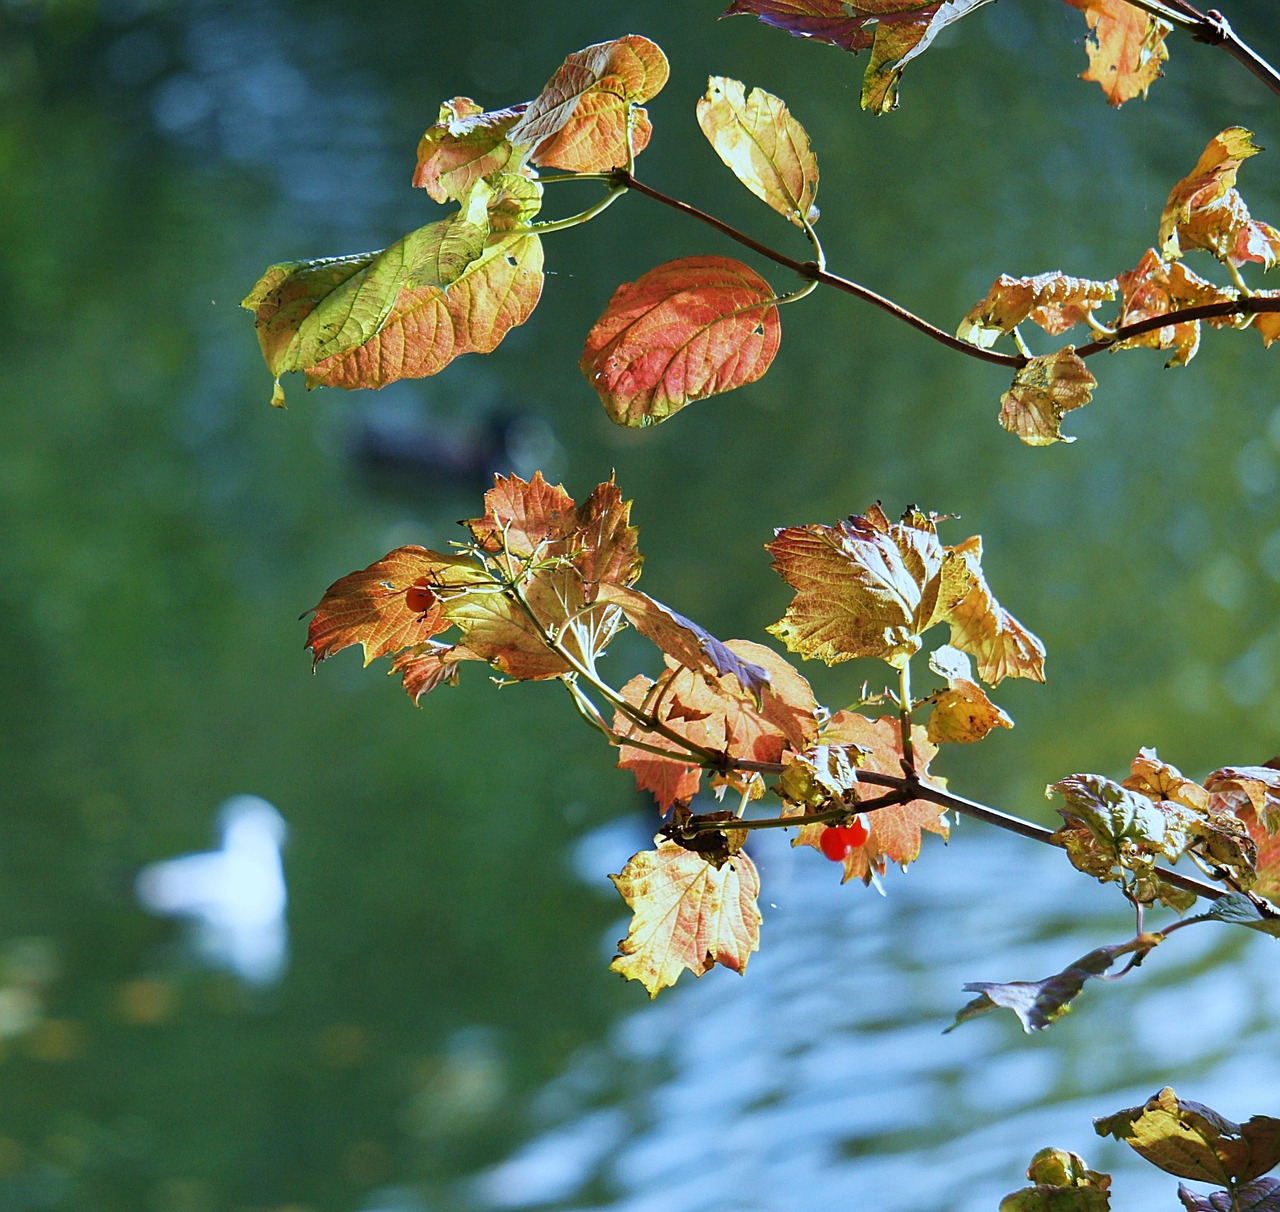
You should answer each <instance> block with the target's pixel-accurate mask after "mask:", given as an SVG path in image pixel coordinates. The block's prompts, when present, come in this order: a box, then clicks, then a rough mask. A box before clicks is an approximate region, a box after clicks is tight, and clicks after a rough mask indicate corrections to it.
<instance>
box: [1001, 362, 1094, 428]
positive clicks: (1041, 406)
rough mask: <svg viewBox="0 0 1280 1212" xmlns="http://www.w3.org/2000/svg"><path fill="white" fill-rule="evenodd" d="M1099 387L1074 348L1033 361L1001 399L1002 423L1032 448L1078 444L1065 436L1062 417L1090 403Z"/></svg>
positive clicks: (1015, 379) (1018, 374) (1019, 372)
mask: <svg viewBox="0 0 1280 1212" xmlns="http://www.w3.org/2000/svg"><path fill="white" fill-rule="evenodd" d="M1097 385H1098V380H1097V379H1095V378H1094V377H1093V375H1091V374H1090V373H1089V368H1088V367H1087V366H1086V365H1085V364H1084V361H1083V359H1081V358H1078V357H1077V356H1076V350H1075V346H1074V345H1068V346H1067V347H1066V348H1065V349H1060V350H1058V352H1057V353H1052V354H1045V355H1044V356H1043V357H1039V358H1032V359H1031V361H1030V362H1028V363H1027V364H1026V365H1025V366H1024V367H1023V368H1022V369H1021V370H1020V371H1018V373H1017V375H1015V376H1014V380H1013V386H1012V387H1010V388H1009V390H1008V391H1006V392H1005V393H1004V395H1002V396H1001V397H1000V424H1001V425H1003V426H1004V428H1005V429H1007V430H1008V431H1009V432H1010V433H1011V434H1016V435H1017V436H1018V437H1019V438H1021V439H1022V440H1023V441H1024V442H1025V443H1026V444H1027V445H1028V446H1048V445H1050V444H1052V443H1053V442H1074V441H1075V438H1068V437H1064V436H1063V433H1062V429H1061V425H1062V418H1063V417H1064V416H1066V414H1067V413H1069V412H1071V411H1072V410H1074V409H1076V408H1083V407H1084V406H1085V405H1086V404H1088V403H1089V401H1090V400H1092V399H1093V389H1094V388H1095V387H1097Z"/></svg>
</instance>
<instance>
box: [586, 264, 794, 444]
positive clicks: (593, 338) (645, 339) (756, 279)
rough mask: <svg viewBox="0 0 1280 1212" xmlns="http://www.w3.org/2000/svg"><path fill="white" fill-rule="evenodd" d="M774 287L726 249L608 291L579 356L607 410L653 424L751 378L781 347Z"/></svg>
mask: <svg viewBox="0 0 1280 1212" xmlns="http://www.w3.org/2000/svg"><path fill="white" fill-rule="evenodd" d="M781 333H782V327H781V322H780V321H779V318H778V309H777V307H776V306H775V305H774V293H773V288H772V287H771V286H770V285H769V283H768V282H766V281H765V280H764V279H763V278H762V277H760V275H759V274H757V273H756V272H755V271H754V270H753V269H750V268H748V267H747V266H746V265H743V264H742V263H741V262H740V261H735V260H733V259H732V258H730V257H684V258H682V259H680V260H677V261H668V262H667V263H666V264H665V265H659V266H658V267H657V268H656V269H651V270H650V271H649V272H648V273H646V274H643V275H641V277H639V278H638V279H637V280H636V281H634V282H627V283H624V284H623V285H622V286H619V287H618V289H617V290H616V291H615V292H614V295H613V298H612V299H610V300H609V306H608V307H606V308H605V310H604V314H603V315H602V316H601V317H600V318H599V319H598V320H597V321H596V323H595V325H594V327H593V328H592V329H591V332H590V333H589V334H588V335H587V343H586V348H585V349H584V350H583V352H582V360H581V362H580V363H579V365H580V366H581V368H582V373H583V374H584V375H586V377H587V381H588V382H589V383H590V384H591V386H592V387H594V388H595V389H596V392H597V394H598V395H599V396H600V401H601V403H602V404H603V405H604V407H605V411H606V412H607V413H608V414H609V417H610V419H611V420H613V421H615V422H617V423H618V424H619V425H632V426H638V425H652V424H655V423H656V422H658V421H664V420H666V418H667V417H669V416H671V415H672V414H673V413H676V412H679V411H680V409H682V408H683V407H684V406H685V405H686V404H691V403H693V401H695V400H702V399H705V398H706V397H707V396H714V395H719V394H721V393H723V392H726V391H732V390H733V389H734V388H735V387H742V386H743V385H744V384H746V383H754V382H755V381H756V380H757V379H758V378H760V377H761V376H762V375H763V374H764V373H765V371H766V370H768V369H769V366H770V364H771V363H772V362H773V359H774V355H775V354H776V353H777V352H778V343H779V341H780V339H781Z"/></svg>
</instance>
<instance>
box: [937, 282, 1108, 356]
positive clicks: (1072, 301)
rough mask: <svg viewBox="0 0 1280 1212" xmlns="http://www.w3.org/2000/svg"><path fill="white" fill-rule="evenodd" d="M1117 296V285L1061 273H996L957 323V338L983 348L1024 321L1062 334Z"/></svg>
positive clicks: (1055, 334) (1051, 334) (1049, 332)
mask: <svg viewBox="0 0 1280 1212" xmlns="http://www.w3.org/2000/svg"><path fill="white" fill-rule="evenodd" d="M1115 297H1116V283H1115V281H1114V279H1113V280H1112V281H1110V282H1095V281H1092V280H1090V279H1088V278H1072V277H1069V276H1068V275H1067V274H1064V273H1062V272H1060V271H1054V272H1052V273H1045V274H1037V275H1036V276H1035V277H1034V278H1011V277H1009V275H1008V274H1001V275H1000V276H999V277H998V278H997V279H996V280H995V282H993V283H992V285H991V289H990V290H989V291H988V292H987V297H986V298H985V299H980V300H979V301H978V302H977V303H975V304H974V305H973V307H971V308H970V309H969V312H968V314H967V315H966V316H965V318H964V319H963V320H961V321H960V327H959V329H957V330H956V336H957V337H959V338H960V339H961V340H962V341H969V342H971V343H972V344H974V345H978V346H981V348H983V349H990V348H991V346H992V345H994V344H995V342H996V339H997V338H998V337H1000V336H1002V335H1003V334H1004V333H1008V332H1012V331H1013V330H1014V329H1015V328H1016V327H1017V326H1018V325H1019V324H1021V323H1022V322H1023V321H1024V320H1030V321H1031V322H1032V323H1033V324H1038V325H1039V326H1040V327H1041V328H1043V329H1044V330H1045V332H1047V333H1048V334H1049V335H1050V336H1053V337H1057V336H1061V335H1062V334H1063V333H1064V332H1066V331H1067V329H1069V328H1072V327H1073V326H1074V325H1076V324H1080V323H1083V321H1084V319H1085V317H1086V316H1087V315H1089V314H1090V313H1091V312H1093V311H1094V310H1095V309H1096V308H1098V307H1100V306H1101V305H1102V304H1103V303H1104V302H1106V301H1107V300H1108V299H1114V298H1115Z"/></svg>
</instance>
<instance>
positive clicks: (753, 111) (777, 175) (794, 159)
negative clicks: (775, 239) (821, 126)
mask: <svg viewBox="0 0 1280 1212" xmlns="http://www.w3.org/2000/svg"><path fill="white" fill-rule="evenodd" d="M745 91H746V90H745V89H744V87H743V85H742V84H741V83H740V82H739V81H737V80H730V79H728V78H727V77H725V76H712V77H711V79H710V80H709V81H708V82H707V95H706V96H705V97H703V98H702V100H700V101H699V102H698V125H699V126H700V127H702V133H703V134H704V135H706V137H707V139H708V140H709V142H710V143H711V146H712V147H713V148H715V151H716V155H718V156H719V157H720V159H721V160H723V161H724V162H725V164H727V165H728V166H729V168H730V169H732V170H733V174H734V176H736V177H737V178H738V180H739V181H741V182H742V183H743V185H745V186H746V187H747V188H748V189H749V190H750V191H751V192H752V193H753V194H755V195H756V197H757V198H761V199H763V200H764V201H765V202H767V203H768V204H769V205H770V206H772V207H773V209H774V210H776V211H777V212H778V213H779V214H780V215H785V216H786V217H787V218H788V219H790V220H791V222H792V223H794V224H795V225H796V226H797V227H803V226H804V224H805V222H806V220H807V221H809V222H813V221H814V220H815V219H816V218H817V208H816V207H815V206H814V199H815V197H816V196H817V193H818V161H817V159H816V158H815V156H814V154H813V152H812V151H810V149H809V136H808V135H807V134H806V133H805V129H804V127H803V126H801V125H800V123H799V122H797V121H796V120H795V118H793V117H792V116H791V112H790V111H789V110H788V109H787V106H786V102H784V101H783V100H782V99H781V98H780V97H775V96H774V95H773V94H772V93H767V92H765V91H764V90H763V89H760V88H753V89H752V90H751V95H750V96H746V95H745Z"/></svg>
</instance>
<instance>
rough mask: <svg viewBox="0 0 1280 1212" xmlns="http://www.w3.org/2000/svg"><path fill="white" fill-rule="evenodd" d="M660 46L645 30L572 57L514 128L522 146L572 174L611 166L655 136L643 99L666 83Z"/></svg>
mask: <svg viewBox="0 0 1280 1212" xmlns="http://www.w3.org/2000/svg"><path fill="white" fill-rule="evenodd" d="M668 75H669V69H668V66H667V58H666V56H665V55H664V54H663V53H662V50H661V48H660V47H658V46H657V45H656V44H655V43H653V42H650V41H649V39H648V38H642V37H640V36H639V35H638V34H628V35H626V36H625V37H622V38H615V39H614V40H612V41H610V42H599V43H596V44H595V45H593V46H588V47H585V48H584V49H583V50H580V51H575V52H574V53H573V54H572V55H569V56H568V57H567V58H566V59H565V61H564V63H563V64H561V66H560V67H559V68H558V69H557V70H556V73H555V75H553V76H552V77H551V79H550V80H549V81H548V82H547V84H546V85H545V86H544V87H543V89H542V91H541V92H540V93H539V94H538V95H537V96H536V97H535V98H534V99H533V100H532V101H530V102H529V105H528V107H527V108H526V109H525V111H524V113H523V114H522V115H521V116H520V120H519V121H518V122H517V123H515V125H513V126H512V127H511V128H510V130H508V131H507V138H508V139H509V140H510V141H511V142H512V143H514V144H517V145H523V146H526V147H531V148H533V154H532V156H531V160H532V162H533V163H534V164H538V165H543V166H546V167H550V168H563V169H567V170H568V171H570V172H588V173H590V172H607V171H608V170H609V169H611V168H621V167H622V166H624V165H625V164H626V163H627V161H628V158H629V157H628V131H630V141H631V150H632V151H640V150H641V149H642V148H643V147H644V146H645V144H646V143H648V141H649V136H650V133H651V130H652V128H651V126H650V124H649V120H648V117H647V115H646V114H645V112H644V110H643V109H642V108H639V107H640V105H641V103H642V102H645V101H648V100H649V99H650V98H652V97H654V96H656V95H657V94H658V92H659V91H660V90H661V89H662V86H663V85H664V84H666V82H667V77H668Z"/></svg>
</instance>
